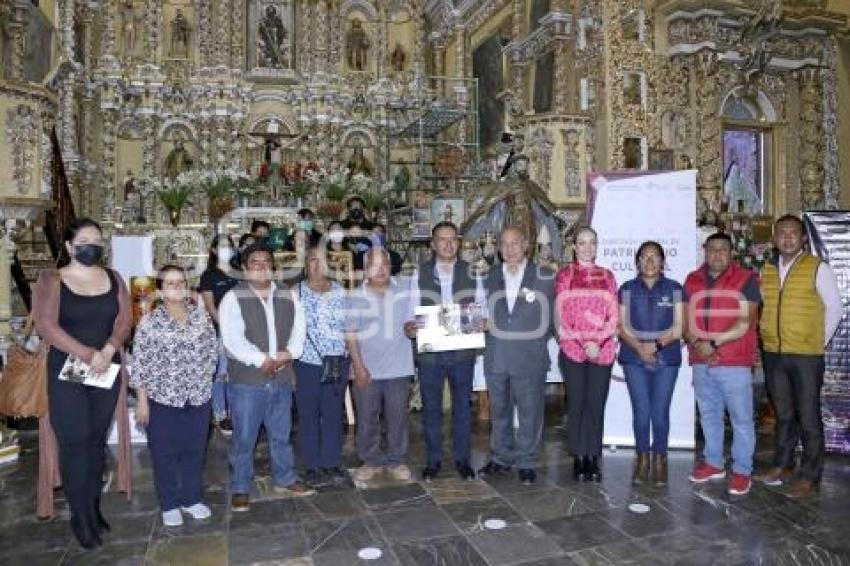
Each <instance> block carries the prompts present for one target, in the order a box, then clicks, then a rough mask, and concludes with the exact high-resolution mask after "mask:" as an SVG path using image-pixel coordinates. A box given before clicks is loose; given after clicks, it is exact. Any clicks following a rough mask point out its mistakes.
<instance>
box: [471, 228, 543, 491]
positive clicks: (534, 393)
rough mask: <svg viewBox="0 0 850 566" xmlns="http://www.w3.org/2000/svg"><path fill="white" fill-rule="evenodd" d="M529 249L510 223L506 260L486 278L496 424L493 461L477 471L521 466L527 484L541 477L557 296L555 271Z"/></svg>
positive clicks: (504, 239)
mask: <svg viewBox="0 0 850 566" xmlns="http://www.w3.org/2000/svg"><path fill="white" fill-rule="evenodd" d="M528 249H529V241H528V238H527V237H526V235H525V233H524V232H523V231H522V230H521V229H519V228H516V227H513V226H508V227H506V228H505V229H504V230H503V231H502V234H501V236H500V238H499V253H500V254H501V256H502V264H501V265H496V266H494V267H493V269H491V270H490V273H489V274H488V276H487V280H486V282H485V288H486V291H487V295H488V312H489V333H488V335H487V345H486V348H485V350H484V374H485V377H486V379H487V391H488V393H489V396H490V421H491V423H492V428H491V431H490V461H489V462H488V463H487V464H486V465H485V466H484V467H482V468H481V469H480V470H478V473H479V475H485V476H492V475H499V474H504V473H506V472H508V471H510V469H511V468H512V467H513V466H516V467H517V468H519V480H520V481H521V482H522V483H524V484H526V485H530V484H532V483H534V481H535V480H536V478H537V473H536V472H535V468H536V467H537V455H538V451H539V448H540V441H541V440H542V437H543V406H544V400H545V396H544V394H545V387H546V374H547V372H548V371H549V365H550V361H549V350H548V345H547V344H548V341H549V338H550V336H551V334H552V327H553V324H552V308H553V305H554V299H555V282H554V273H552V271H551V270H549V269H547V268H545V267H538V266H536V265H534V264H533V263H532V262H531V261H529V260H528V257H527V254H528ZM514 407H516V412H517V419H518V421H519V428H518V429H517V430H516V433H514V428H513V415H514Z"/></svg>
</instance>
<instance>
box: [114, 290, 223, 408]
mask: <svg viewBox="0 0 850 566" xmlns="http://www.w3.org/2000/svg"><path fill="white" fill-rule="evenodd" d="M186 309H187V311H188V312H187V317H186V323H185V324H180V323H178V322H177V321H176V320H174V319H173V318H171V315H169V314H168V311H167V310H166V308H165V306H163V305H159V306H158V307H156V308H155V309H154V310H153V311H152V312H150V313H149V314H147V315H145V316H144V318H142V320H141V322H140V323H139V327H138V328H137V329H136V336H135V337H134V339H133V355H132V357H131V360H130V368H129V369H130V385H131V386H132V387H144V388H145V391H146V392H147V394H148V397H149V398H150V399H152V400H154V401H156V402H157V403H160V404H162V405H170V406H172V407H183V406H185V405H186V404H187V403H188V404H190V405H195V406H197V405H203V404H204V403H206V402H207V401H209V400H210V397H211V396H212V380H213V373H214V372H215V367H216V363H217V362H218V340H217V338H216V333H215V327H214V326H213V323H212V320H210V317H209V315H207V313H206V312H205V311H204V310H202V309H201V308H200V307H198V306H197V305H195V304H192V303H187V305H186Z"/></svg>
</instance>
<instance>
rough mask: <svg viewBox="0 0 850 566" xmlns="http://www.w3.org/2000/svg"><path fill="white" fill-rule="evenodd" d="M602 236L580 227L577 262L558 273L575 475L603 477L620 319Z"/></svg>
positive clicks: (562, 364) (557, 310)
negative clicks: (601, 253)
mask: <svg viewBox="0 0 850 566" xmlns="http://www.w3.org/2000/svg"><path fill="white" fill-rule="evenodd" d="M596 247H597V237H596V232H595V231H594V230H593V229H592V228H588V227H585V228H580V229H579V230H578V232H576V235H575V240H574V242H573V249H574V252H575V261H574V262H572V263H570V264H569V265H567V266H565V267H564V268H562V269H561V270H560V271H559V272H558V274H557V276H556V277H555V295H556V299H555V314H556V316H557V317H558V337H559V343H560V348H561V351H560V359H559V361H560V367H561V374H562V375H563V376H564V382H565V383H566V386H567V411H568V414H569V419H568V421H567V450H568V451H569V452H570V454H572V455H573V457H574V458H575V460H574V467H573V476H574V477H575V479H580V478H583V479H585V480H594V481H600V480H601V479H602V474H601V472H600V469H599V458H600V456H601V454H602V429H603V425H604V420H605V402H606V400H607V399H608V386H609V384H610V380H611V366H612V365H613V363H614V357H615V354H616V350H617V342H616V340H615V335H616V332H617V322H618V318H619V308H618V306H617V282H616V280H615V279H614V274H613V273H611V272H610V271H609V270H607V269H605V268H604V267H600V266H598V265H596V264H595V263H594V261H595V260H596Z"/></svg>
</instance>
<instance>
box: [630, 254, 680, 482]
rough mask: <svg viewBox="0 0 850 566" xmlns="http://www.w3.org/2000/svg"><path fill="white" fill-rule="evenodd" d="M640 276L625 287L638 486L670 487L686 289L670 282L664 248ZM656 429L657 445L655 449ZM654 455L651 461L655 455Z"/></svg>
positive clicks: (649, 257) (645, 258)
mask: <svg viewBox="0 0 850 566" xmlns="http://www.w3.org/2000/svg"><path fill="white" fill-rule="evenodd" d="M635 265H636V266H637V270H638V275H637V277H635V278H634V279H632V280H630V281H626V282H625V283H623V285H622V286H621V287H620V293H619V295H620V332H619V334H620V355H619V360H620V364H621V365H622V366H623V372H624V373H625V375H626V385H627V386H628V388H629V398H630V399H631V402H632V427H633V429H634V434H635V448H636V451H637V455H636V458H635V463H634V467H633V470H632V483H634V484H645V483H648V482H649V481H650V480H651V481H652V483H654V484H655V485H657V486H662V485H665V484H666V483H667V438H668V436H669V433H670V401H671V399H672V398H673V389H674V388H675V386H676V376H678V374H679V366H681V365H682V345H681V341H680V338H681V336H682V325H683V322H684V321H683V319H684V314H683V312H684V307H683V304H682V297H683V291H682V286H681V285H680V284H679V283H677V282H676V281H673V280H672V279H668V278H666V277H665V276H664V248H662V247H661V244H659V243H658V242H653V241H647V242H644V243H642V244H641V245H640V247H639V248H638V250H637V253H636V254H635ZM650 429H651V430H652V444H651V445H650ZM650 449H651V455H650Z"/></svg>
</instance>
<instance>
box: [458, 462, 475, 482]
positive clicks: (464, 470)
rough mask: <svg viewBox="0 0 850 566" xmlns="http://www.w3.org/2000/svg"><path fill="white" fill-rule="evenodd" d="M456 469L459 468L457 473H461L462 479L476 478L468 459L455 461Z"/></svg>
mask: <svg viewBox="0 0 850 566" xmlns="http://www.w3.org/2000/svg"><path fill="white" fill-rule="evenodd" d="M455 470H457V475H459V476H460V479H462V480H474V479H475V472H473V471H472V467H471V466H470V465H469V462H467V461H463V462H455Z"/></svg>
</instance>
